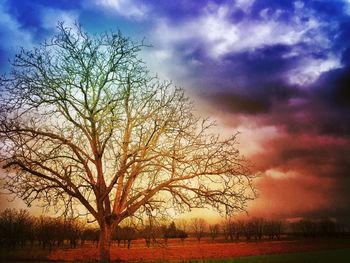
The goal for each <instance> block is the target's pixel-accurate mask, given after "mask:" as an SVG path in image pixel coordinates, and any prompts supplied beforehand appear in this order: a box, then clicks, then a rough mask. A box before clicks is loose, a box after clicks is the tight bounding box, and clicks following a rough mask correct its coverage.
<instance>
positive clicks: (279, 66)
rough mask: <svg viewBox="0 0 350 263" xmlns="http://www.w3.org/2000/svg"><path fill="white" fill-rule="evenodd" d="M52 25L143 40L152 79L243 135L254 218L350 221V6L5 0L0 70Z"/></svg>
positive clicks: (322, 0) (270, 1) (342, 0)
mask: <svg viewBox="0 0 350 263" xmlns="http://www.w3.org/2000/svg"><path fill="white" fill-rule="evenodd" d="M58 21H64V22H65V24H66V25H67V26H70V25H73V23H74V21H78V22H79V23H80V24H81V25H82V26H83V28H84V29H85V30H86V31H87V32H89V33H92V34H93V33H101V32H104V31H106V30H113V31H115V30H118V29H119V30H121V32H122V33H123V34H124V35H126V36H129V37H130V38H132V39H133V40H136V41H141V40H143V39H144V41H145V43H147V44H150V45H152V47H148V48H145V50H143V51H142V57H143V59H144V61H145V62H146V64H147V65H148V66H149V68H150V69H151V71H152V72H154V73H157V74H158V75H159V76H160V77H161V78H163V79H168V80H172V81H173V83H174V84H176V85H177V86H181V87H183V88H185V90H186V91H187V92H188V95H190V96H191V97H192V98H193V100H194V101H195V103H196V106H197V111H198V113H199V114H201V115H203V116H211V117H213V118H214V119H217V121H218V125H219V126H218V131H220V132H221V133H222V134H223V135H228V134H233V133H235V132H236V131H239V132H241V134H240V136H239V141H240V144H239V149H240V151H241V153H242V154H243V155H244V156H246V157H247V158H248V159H250V160H251V161H252V163H253V164H254V172H255V173H257V174H259V178H258V179H257V180H256V181H255V184H256V187H257V188H258V191H259V198H257V200H255V201H253V202H251V203H249V205H248V213H249V214H250V215H252V216H262V217H267V218H279V219H293V218H335V219H338V220H341V221H343V220H347V221H350V204H349V200H350V191H349V187H350V0H317V1H316V0H309V1H286V0H280V1H276V0H236V1H234V0H231V1H229V0H228V1H219V0H216V1H215V0H214V1H207V0H197V1H194V0H193V1H190V0H177V1H175V0H173V1H162V0H144V1H141V0H85V1H78V0H77V1H71V0H60V1H45V0H31V1H26V0H23V1H21V0H12V1H10V0H8V1H6V0H0V39H1V41H0V71H1V72H2V73H4V72H8V71H9V63H8V60H9V59H11V58H13V56H14V54H16V53H17V52H18V51H19V48H20V47H24V48H27V49H30V48H32V47H34V46H36V45H38V44H39V43H40V42H42V41H43V40H45V39H47V38H49V37H50V36H52V35H53V34H54V33H55V31H56V25H57V22H58ZM2 199H3V200H2V202H3V203H4V206H5V205H8V204H7V203H6V201H4V200H5V199H4V198H3V197H2ZM16 204H18V203H16V202H15V203H12V206H14V205H16Z"/></svg>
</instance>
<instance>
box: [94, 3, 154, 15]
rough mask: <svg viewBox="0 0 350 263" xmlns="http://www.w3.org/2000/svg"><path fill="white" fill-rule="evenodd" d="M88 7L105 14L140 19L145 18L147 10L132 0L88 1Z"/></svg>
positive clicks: (144, 6)
mask: <svg viewBox="0 0 350 263" xmlns="http://www.w3.org/2000/svg"><path fill="white" fill-rule="evenodd" d="M88 5H90V6H95V7H99V8H101V9H103V10H104V11H107V12H114V13H116V14H118V15H120V16H124V17H128V18H135V19H142V18H144V17H146V15H147V13H148V8H147V6H146V5H144V4H142V3H136V2H135V1H134V0H89V1H88Z"/></svg>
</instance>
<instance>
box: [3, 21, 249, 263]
mask: <svg viewBox="0 0 350 263" xmlns="http://www.w3.org/2000/svg"><path fill="white" fill-rule="evenodd" d="M58 30H59V31H58V33H57V35H56V36H54V37H52V38H51V39H50V40H48V41H46V42H45V43H43V44H42V45H40V46H39V47H37V48H35V49H34V50H24V49H23V50H22V51H21V52H20V53H19V54H18V55H16V57H15V59H14V61H13V63H12V64H13V70H12V73H11V74H9V75H7V76H4V77H2V78H1V81H0V85H1V102H0V103H1V105H0V108H1V113H0V136H1V137H0V138H1V141H0V144H1V152H0V156H1V163H2V166H3V168H4V169H5V171H6V174H7V183H6V187H7V189H8V190H10V191H11V192H12V193H15V194H16V195H18V196H19V197H20V198H22V199H23V200H24V201H25V202H26V203H27V204H31V203H32V202H33V201H34V200H37V201H39V202H40V203H41V204H45V205H47V206H50V207H52V206H56V207H59V208H63V209H69V208H74V207H77V206H78V211H82V210H83V209H85V211H86V212H87V213H89V214H90V215H91V216H92V217H93V218H95V220H96V221H97V223H98V225H99V227H100V229H101V232H100V245H99V247H100V257H101V260H102V261H108V260H109V258H110V252H109V247H110V238H111V232H112V230H113V229H115V228H116V226H117V225H118V224H119V223H120V222H121V221H122V220H124V219H125V218H128V217H131V216H135V215H137V214H142V213H143V212H144V211H146V210H147V211H158V210H159V211H167V209H169V208H171V209H177V210H184V209H191V208H194V207H213V208H215V209H217V210H218V211H220V212H222V213H227V214H231V213H232V212H235V211H241V210H244V209H245V205H246V202H247V201H248V200H249V199H252V198H254V196H255V193H254V188H253V187H252V184H251V180H252V178H253V176H252V175H251V174H250V172H249V169H248V164H247V162H246V161H245V160H244V159H243V158H241V157H240V155H239V152H238V150H237V148H236V135H233V136H232V137H230V138H225V139H220V136H219V135H216V134H215V133H214V131H213V129H212V128H213V127H214V126H215V123H213V122H211V121H209V120H207V119H200V118H198V117H196V116H195V115H194V113H193V105H192V103H191V101H190V100H189V99H188V98H187V97H186V96H185V95H184V92H183V90H182V89H178V88H175V87H173V85H172V84H171V83H169V82H163V81H160V80H159V79H158V78H156V77H152V76H151V75H150V73H149V72H148V71H147V69H146V67H145V65H144V63H143V62H142V61H141V60H140V59H139V58H138V52H139V51H140V50H141V48H142V47H143V44H142V43H136V42H133V41H131V40H130V39H128V38H125V37H124V36H123V35H121V34H120V33H119V32H118V33H104V34H101V35H94V36H91V35H89V34H87V33H85V32H84V31H83V30H82V28H81V27H80V26H76V28H73V29H72V28H67V27H65V26H64V24H63V23H60V24H59V25H58Z"/></svg>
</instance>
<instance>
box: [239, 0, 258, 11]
mask: <svg viewBox="0 0 350 263" xmlns="http://www.w3.org/2000/svg"><path fill="white" fill-rule="evenodd" d="M254 2H255V0H236V2H235V6H236V7H238V8H240V9H242V10H243V11H245V12H249V11H250V8H251V6H252V5H253V4H254Z"/></svg>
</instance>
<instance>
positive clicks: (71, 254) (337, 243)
mask: <svg viewBox="0 0 350 263" xmlns="http://www.w3.org/2000/svg"><path fill="white" fill-rule="evenodd" d="M343 248H350V240H336V239H335V240H293V241H272V242H271V241H265V242H259V243H255V242H249V243H247V242H240V243H202V244H198V243H196V242H186V243H185V244H184V245H181V244H177V243H173V244H172V243H170V244H169V245H168V246H167V247H151V248H145V247H143V246H137V244H136V246H134V247H132V248H131V249H126V248H118V247H116V246H115V247H113V248H112V251H111V256H112V260H121V261H158V260H190V259H220V258H221V259H224V258H237V257H242V256H251V255H254V256H257V255H267V254H282V253H297V252H309V251H322V250H330V249H343ZM348 254H349V253H348ZM97 258H98V251H97V249H96V248H95V247H94V246H90V247H88V246H85V247H82V248H77V249H57V250H53V251H52V252H51V253H49V254H48V255H47V259H48V260H55V261H85V260H95V259H97ZM286 258H288V257H286ZM262 262H264V261H262ZM334 262H335V261H334Z"/></svg>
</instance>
